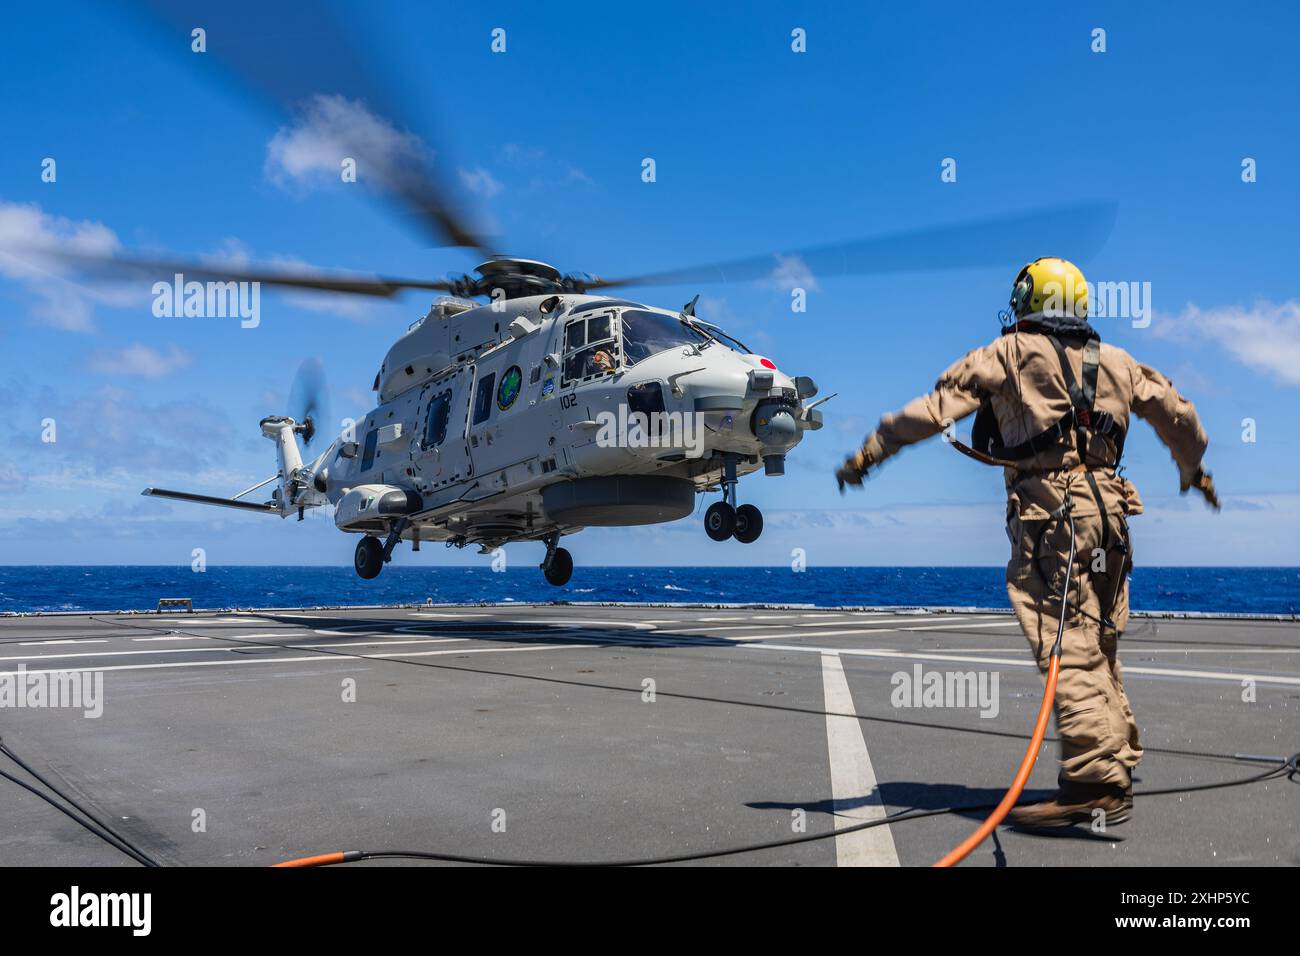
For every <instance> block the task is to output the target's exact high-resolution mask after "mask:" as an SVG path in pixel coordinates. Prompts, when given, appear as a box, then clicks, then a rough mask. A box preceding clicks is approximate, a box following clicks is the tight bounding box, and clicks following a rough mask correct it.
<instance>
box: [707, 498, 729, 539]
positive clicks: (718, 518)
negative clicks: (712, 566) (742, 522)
mask: <svg viewBox="0 0 1300 956" xmlns="http://www.w3.org/2000/svg"><path fill="white" fill-rule="evenodd" d="M735 530H736V509H735V508H733V507H731V505H729V504H727V503H726V502H725V501H715V502H714V503H713V504H711V505H709V510H708V511H706V512H704V533H705V534H707V535H708V536H709V537H710V538H712V539H713V540H714V541H726V540H727V539H728V538H730V537H731V535H732V534H733V533H734V532H735Z"/></svg>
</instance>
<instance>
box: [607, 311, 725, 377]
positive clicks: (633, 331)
mask: <svg viewBox="0 0 1300 956" xmlns="http://www.w3.org/2000/svg"><path fill="white" fill-rule="evenodd" d="M708 341H709V339H708V337H707V336H705V335H704V334H702V333H701V332H698V331H696V330H695V329H693V328H691V327H690V326H688V325H687V324H686V323H685V322H683V321H681V320H680V319H678V318H675V317H673V316H671V315H663V314H662V313H659V312H649V311H646V310H643V309H625V310H624V311H623V361H624V362H625V363H626V364H627V365H635V364H636V363H637V362H640V361H641V360H642V359H647V358H649V357H650V356H652V355H658V354H659V353H660V352H664V351H667V350H668V349H671V348H679V347H681V346H684V345H697V346H698V345H703V344H704V343H705V342H708Z"/></svg>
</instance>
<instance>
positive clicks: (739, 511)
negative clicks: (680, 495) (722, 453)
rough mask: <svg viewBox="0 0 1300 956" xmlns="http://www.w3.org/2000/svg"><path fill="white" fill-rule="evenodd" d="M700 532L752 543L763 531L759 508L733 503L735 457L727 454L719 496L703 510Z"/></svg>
mask: <svg viewBox="0 0 1300 956" xmlns="http://www.w3.org/2000/svg"><path fill="white" fill-rule="evenodd" d="M704 533H705V534H707V535H708V536H709V537H710V538H712V539H713V540H714V541H726V540H727V539H728V538H735V539H736V540H737V541H739V542H741V543H742V544H752V543H753V542H755V541H757V540H758V536H759V535H760V534H762V533H763V512H761V511H759V510H758V509H757V508H755V507H754V506H753V505H741V506H740V507H736V461H735V459H734V458H727V460H726V462H725V463H724V464H723V470H722V500H721V501H716V502H714V503H713V504H711V505H709V508H708V510H707V511H705V512H704Z"/></svg>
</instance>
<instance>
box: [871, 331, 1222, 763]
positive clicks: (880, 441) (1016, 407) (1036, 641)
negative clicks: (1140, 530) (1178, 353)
mask: <svg viewBox="0 0 1300 956" xmlns="http://www.w3.org/2000/svg"><path fill="white" fill-rule="evenodd" d="M1061 342H1062V344H1064V345H1065V346H1066V352H1067V355H1068V358H1069V361H1070V363H1071V367H1072V369H1073V371H1074V378H1075V381H1076V382H1081V381H1082V380H1083V379H1082V365H1083V348H1082V343H1081V341H1080V340H1079V339H1078V338H1066V337H1061ZM985 397H989V398H990V399H991V403H992V406H993V411H994V413H995V414H996V417H997V421H998V426H999V429H1000V430H1001V433H1002V438H1003V445H1004V446H1005V447H1011V446H1014V445H1017V444H1019V443H1021V442H1024V441H1026V440H1027V439H1029V438H1031V437H1033V436H1035V435H1038V434H1039V433H1041V432H1043V431H1044V430H1046V429H1048V428H1049V427H1051V426H1052V425H1054V424H1055V423H1056V422H1057V421H1059V420H1060V419H1061V417H1062V416H1063V415H1065V414H1066V413H1067V412H1068V411H1069V410H1070V407H1071V402H1070V396H1069V393H1068V391H1067V389H1066V382H1065V378H1064V376H1063V375H1062V372H1061V363H1060V359H1059V358H1058V356H1057V353H1056V350H1055V348H1054V347H1053V345H1052V342H1051V340H1050V339H1049V338H1048V337H1047V336H1046V335H1043V334H1037V333H1033V332H1017V333H1013V334H1007V335H1003V336H1001V337H1000V338H998V339H997V341H995V342H993V343H992V344H991V345H987V346H985V347H984V348H980V349H976V350H974V351H973V352H970V353H969V354H967V355H966V356H964V357H963V358H962V359H960V360H959V361H958V362H957V363H956V364H954V365H953V366H952V367H951V368H949V369H948V370H947V371H946V372H944V373H943V375H942V376H941V377H940V379H939V381H938V383H937V384H936V385H935V389H934V391H933V392H932V393H930V394H929V395H924V396H922V397H920V398H917V399H915V400H913V401H912V402H909V403H908V404H907V406H906V407H904V408H903V409H902V410H901V411H899V412H897V413H895V414H892V415H885V416H884V417H883V418H882V419H881V420H880V424H879V426H878V427H877V429H876V431H875V432H873V433H872V434H871V435H868V436H867V439H866V441H865V443H864V444H863V446H862V449H861V451H859V452H858V455H857V457H856V459H854V462H855V464H856V465H857V466H858V470H859V471H863V472H865V471H866V469H868V468H870V467H872V466H874V465H877V464H879V463H880V462H882V461H884V460H885V459H886V458H888V457H890V456H891V455H893V454H895V453H896V452H898V450H899V449H901V448H902V447H903V446H905V445H910V444H913V443H914V442H918V441H921V440H922V439H924V438H929V437H931V436H933V435H936V434H938V433H939V432H941V431H943V430H944V429H945V427H947V426H948V425H949V424H951V423H953V422H956V421H957V420H959V419H961V418H964V417H965V416H967V415H969V414H971V413H972V412H974V411H976V409H977V408H978V407H979V405H980V403H981V401H982V400H983V399H984V398H985ZM1093 407H1094V409H1095V411H1097V412H1104V411H1108V412H1110V413H1111V414H1112V415H1114V416H1115V418H1116V420H1117V422H1118V423H1119V424H1120V425H1121V426H1125V427H1127V426H1128V425H1129V412H1130V411H1132V412H1135V413H1136V414H1137V415H1138V416H1139V417H1140V418H1142V419H1144V420H1145V421H1147V422H1149V423H1150V424H1151V426H1152V427H1153V428H1154V429H1155V432H1156V434H1157V435H1158V436H1159V438H1160V440H1161V441H1162V442H1164V444H1165V445H1166V446H1168V447H1169V449H1170V451H1171V452H1172V454H1173V458H1174V462H1175V463H1176V464H1177V465H1178V469H1179V476H1180V479H1181V480H1180V486H1181V488H1182V490H1184V491H1186V490H1187V489H1188V487H1190V486H1191V485H1192V484H1194V483H1196V481H1197V477H1196V476H1197V474H1198V471H1199V466H1200V462H1201V456H1202V455H1203V454H1204V452H1205V447H1206V444H1207V439H1206V436H1205V432H1204V430H1203V429H1202V428H1201V425H1200V422H1199V421H1198V420H1197V417H1196V410H1195V409H1194V408H1193V407H1192V404H1191V403H1190V402H1188V401H1187V400H1186V399H1185V398H1183V397H1182V396H1181V395H1179V394H1178V392H1177V390H1176V389H1175V388H1174V386H1173V383H1171V382H1170V381H1169V380H1168V379H1167V378H1165V377H1164V376H1163V375H1161V374H1160V373H1159V372H1157V371H1156V370H1155V369H1153V368H1150V367H1149V366H1146V365H1141V364H1139V363H1138V362H1136V361H1134V360H1133V358H1132V357H1131V356H1130V355H1129V354H1128V353H1127V352H1125V351H1124V350H1123V349H1119V348H1114V347H1112V346H1109V345H1106V344H1104V343H1103V344H1102V346H1101V354H1100V362H1099V368H1098V373H1097V389H1096V398H1095V402H1094V406H1093ZM1074 444H1075V439H1074V438H1073V437H1071V438H1069V439H1066V440H1063V441H1060V442H1057V443H1056V444H1054V445H1053V446H1052V447H1050V448H1048V449H1047V450H1045V451H1043V452H1040V453H1038V454H1036V455H1034V456H1032V457H1030V458H1026V459H1023V460H1021V461H1019V462H1018V463H1017V467H1015V468H1005V469H1004V472H1005V476H1006V486H1007V536H1008V537H1009V538H1010V540H1011V560H1010V562H1008V564H1007V593H1008V594H1009V595H1010V598H1011V606H1012V608H1013V609H1014V610H1015V613H1016V617H1017V618H1018V619H1019V622H1020V626H1021V628H1022V629H1023V630H1024V632H1025V636H1026V637H1027V638H1028V640H1029V646H1030V648H1031V649H1032V650H1033V652H1034V655H1035V656H1036V657H1037V660H1038V666H1039V668H1040V669H1041V670H1042V671H1044V672H1046V670H1047V667H1048V664H1049V655H1050V651H1051V649H1052V645H1053V643H1054V642H1055V640H1056V630H1057V626H1058V622H1059V619H1060V614H1061V606H1060V600H1059V595H1060V593H1061V583H1062V580H1063V578H1064V576H1065V564H1066V557H1067V554H1068V551H1069V526H1068V523H1067V522H1065V521H1061V520H1051V521H1049V517H1050V515H1051V513H1052V512H1053V511H1055V510H1056V509H1057V508H1059V507H1060V505H1061V503H1062V501H1063V500H1064V498H1065V494H1066V491H1067V490H1068V491H1069V493H1070V495H1071V497H1072V499H1073V503H1074V508H1073V514H1074V522H1075V532H1076V551H1077V557H1076V561H1075V572H1074V575H1073V578H1072V580H1071V582H1070V591H1069V603H1070V605H1071V613H1070V614H1069V616H1068V617H1067V620H1066V630H1065V635H1064V638H1063V639H1062V645H1063V646H1062V657H1061V675H1060V678H1059V681H1058V684H1057V689H1056V700H1055V708H1056V724H1057V731H1058V733H1059V734H1060V737H1061V773H1060V780H1061V782H1062V784H1067V783H1089V784H1114V785H1118V786H1122V787H1127V786H1129V785H1130V783H1131V779H1130V771H1131V770H1132V769H1133V768H1134V767H1135V766H1137V763H1138V761H1139V760H1140V759H1141V758H1142V746H1141V744H1140V743H1139V741H1138V729H1137V723H1136V722H1135V721H1134V719H1133V711H1132V710H1131V709H1130V707H1129V702H1128V697H1127V695H1126V694H1125V693H1124V685H1123V682H1122V679H1121V675H1120V664H1119V660H1118V658H1117V656H1116V651H1117V643H1118V639H1119V637H1120V635H1121V634H1122V633H1123V631H1124V628H1125V626H1126V625H1127V623H1128V611H1129V608H1128V579H1127V570H1128V561H1131V555H1126V554H1125V553H1124V546H1125V545H1126V543H1127V539H1128V525H1127V521H1126V518H1127V516H1128V515H1134V514H1141V513H1142V501H1141V499H1140V498H1139V497H1138V493H1137V489H1136V488H1135V487H1134V486H1133V484H1132V483H1131V482H1129V481H1128V480H1126V479H1124V478H1121V477H1119V476H1118V475H1116V474H1115V470H1114V468H1113V467H1111V466H1112V465H1113V464H1114V462H1115V448H1114V445H1113V443H1112V441H1111V440H1110V439H1109V438H1107V437H1104V436H1102V435H1099V434H1095V433H1090V435H1089V438H1088V449H1087V452H1088V455H1087V458H1088V460H1087V463H1086V464H1087V466H1088V468H1089V469H1091V471H1092V477H1093V478H1094V479H1095V480H1096V482H1097V487H1098V489H1099V490H1100V492H1101V502H1100V507H1099V503H1098V501H1097V500H1096V496H1095V495H1094V494H1093V492H1092V489H1091V487H1090V484H1089V482H1088V480H1087V477H1086V475H1085V474H1084V471H1085V467H1084V463H1082V462H1081V461H1080V457H1079V454H1078V452H1077V451H1076V450H1075V448H1074ZM1102 516H1106V520H1108V521H1109V540H1108V545H1109V547H1108V549H1107V550H1106V551H1103V550H1102V539H1103V517H1102ZM1040 536H1041V538H1040ZM1035 549H1037V553H1036V554H1035ZM1035 558H1036V559H1037V567H1038V570H1037V571H1036V570H1035ZM1112 595H1114V597H1113V599H1112Z"/></svg>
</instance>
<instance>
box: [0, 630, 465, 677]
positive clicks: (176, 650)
mask: <svg viewBox="0 0 1300 956" xmlns="http://www.w3.org/2000/svg"><path fill="white" fill-rule="evenodd" d="M268 636H272V635H266V634H248V635H241V636H240V638H239V639H242V640H248V639H251V638H255V637H268ZM277 636H278V635H277ZM205 640H216V638H205ZM468 640H469V638H467V637H433V638H427V637H426V638H411V639H409V640H401V641H393V640H378V641H340V642H329V643H317V644H306V643H301V644H300V643H289V644H241V645H235V646H233V647H232V646H229V645H223V646H221V647H213V646H212V645H211V644H205V645H204V646H203V647H159V648H156V649H153V648H151V649H149V650H136V651H80V652H77V653H68V654H26V655H22V656H15V657H0V661H52V660H61V659H63V658H69V657H133V656H136V655H140V654H221V653H236V652H238V651H247V650H250V649H258V650H280V651H303V650H316V649H318V648H319V649H322V650H329V649H331V648H335V647H396V646H398V645H401V644H456V643H459V642H462V641H468ZM91 669H92V670H98V669H99V668H91Z"/></svg>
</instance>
